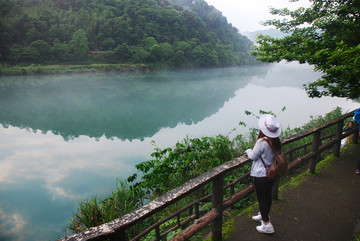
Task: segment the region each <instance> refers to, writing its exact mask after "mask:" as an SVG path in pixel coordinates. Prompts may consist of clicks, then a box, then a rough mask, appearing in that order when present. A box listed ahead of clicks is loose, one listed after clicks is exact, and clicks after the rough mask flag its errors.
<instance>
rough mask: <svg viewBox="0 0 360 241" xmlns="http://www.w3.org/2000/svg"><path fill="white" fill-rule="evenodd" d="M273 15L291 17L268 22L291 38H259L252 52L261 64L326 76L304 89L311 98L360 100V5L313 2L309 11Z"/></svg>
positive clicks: (276, 11) (327, 0) (283, 11)
mask: <svg viewBox="0 0 360 241" xmlns="http://www.w3.org/2000/svg"><path fill="white" fill-rule="evenodd" d="M272 13H273V14H278V15H281V16H289V17H291V19H290V20H289V19H285V20H270V21H267V22H266V24H267V25H274V26H275V27H276V28H278V29H280V30H281V31H283V32H285V33H288V34H289V35H288V36H286V37H284V38H282V39H275V38H271V37H269V36H262V35H260V36H259V38H258V40H257V42H258V43H259V46H257V47H256V48H255V51H254V52H253V54H254V55H255V56H257V58H258V59H259V60H261V61H264V62H279V61H281V60H287V61H299V62H300V63H309V64H311V65H314V66H315V69H316V70H318V71H321V72H322V73H323V76H322V78H321V79H319V80H317V81H316V82H312V83H310V84H308V85H306V86H305V88H306V90H307V92H308V94H309V96H310V97H321V96H327V95H330V96H339V97H349V98H359V97H360V1H357V0H356V1H347V0H313V1H312V5H311V7H309V8H307V9H305V8H299V9H297V10H295V11H290V10H288V9H272ZM304 25H305V26H304Z"/></svg>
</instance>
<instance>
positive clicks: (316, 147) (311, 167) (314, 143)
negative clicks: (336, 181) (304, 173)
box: [308, 130, 321, 173]
mask: <svg viewBox="0 0 360 241" xmlns="http://www.w3.org/2000/svg"><path fill="white" fill-rule="evenodd" d="M320 134H321V131H320V130H317V131H315V132H314V135H313V141H312V145H311V152H314V153H315V154H316V155H315V157H312V158H311V159H310V161H309V169H308V171H309V172H310V173H315V167H316V164H317V163H318V161H319V158H320V154H319V144H320Z"/></svg>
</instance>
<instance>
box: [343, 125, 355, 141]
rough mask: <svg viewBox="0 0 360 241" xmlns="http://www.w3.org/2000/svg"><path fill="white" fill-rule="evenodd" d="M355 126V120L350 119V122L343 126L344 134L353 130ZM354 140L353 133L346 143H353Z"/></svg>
mask: <svg viewBox="0 0 360 241" xmlns="http://www.w3.org/2000/svg"><path fill="white" fill-rule="evenodd" d="M353 128H354V122H353V121H349V122H348V123H346V124H345V126H344V128H343V134H344V133H346V132H349V131H352V130H353ZM351 141H352V135H350V136H348V137H346V140H345V143H344V144H346V143H348V144H349V143H351Z"/></svg>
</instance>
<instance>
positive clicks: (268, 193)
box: [245, 115, 281, 234]
mask: <svg viewBox="0 0 360 241" xmlns="http://www.w3.org/2000/svg"><path fill="white" fill-rule="evenodd" d="M258 124H259V128H260V131H259V135H258V139H257V141H256V143H255V146H254V148H253V149H247V150H246V151H245V155H247V156H248V157H249V159H251V160H253V163H252V166H251V171H250V176H251V177H252V180H253V185H254V189H255V193H256V198H257V200H258V204H259V210H260V212H259V213H258V214H257V215H255V216H253V217H252V219H253V220H254V221H256V222H260V223H261V225H260V226H257V227H256V229H257V231H258V232H260V233H266V234H272V233H274V232H275V229H274V226H273V225H272V224H271V222H270V217H269V212H270V209H271V205H272V188H273V185H274V182H275V180H269V179H268V178H267V177H266V171H267V168H268V167H269V166H270V165H271V163H272V162H273V160H274V158H275V152H276V153H280V151H281V141H280V138H279V136H280V134H281V126H280V122H279V120H278V119H276V118H275V117H274V116H272V115H262V116H261V117H260V120H259V123H258Z"/></svg>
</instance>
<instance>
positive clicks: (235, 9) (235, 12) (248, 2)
mask: <svg viewBox="0 0 360 241" xmlns="http://www.w3.org/2000/svg"><path fill="white" fill-rule="evenodd" d="M205 1H206V2H207V3H208V4H209V5H212V6H214V7H215V8H217V9H218V10H220V11H221V12H222V14H223V15H224V16H225V17H226V18H227V20H228V22H229V23H231V24H232V25H233V26H234V27H236V28H237V29H239V31H240V32H246V31H250V32H251V31H256V30H263V29H268V28H270V27H265V26H263V25H261V24H260V22H264V21H266V20H269V19H274V18H276V16H274V15H271V14H270V9H269V7H274V8H284V7H287V8H289V9H291V10H294V9H297V8H299V7H308V6H310V2H309V0H299V1H298V2H295V3H293V2H289V0H205Z"/></svg>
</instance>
